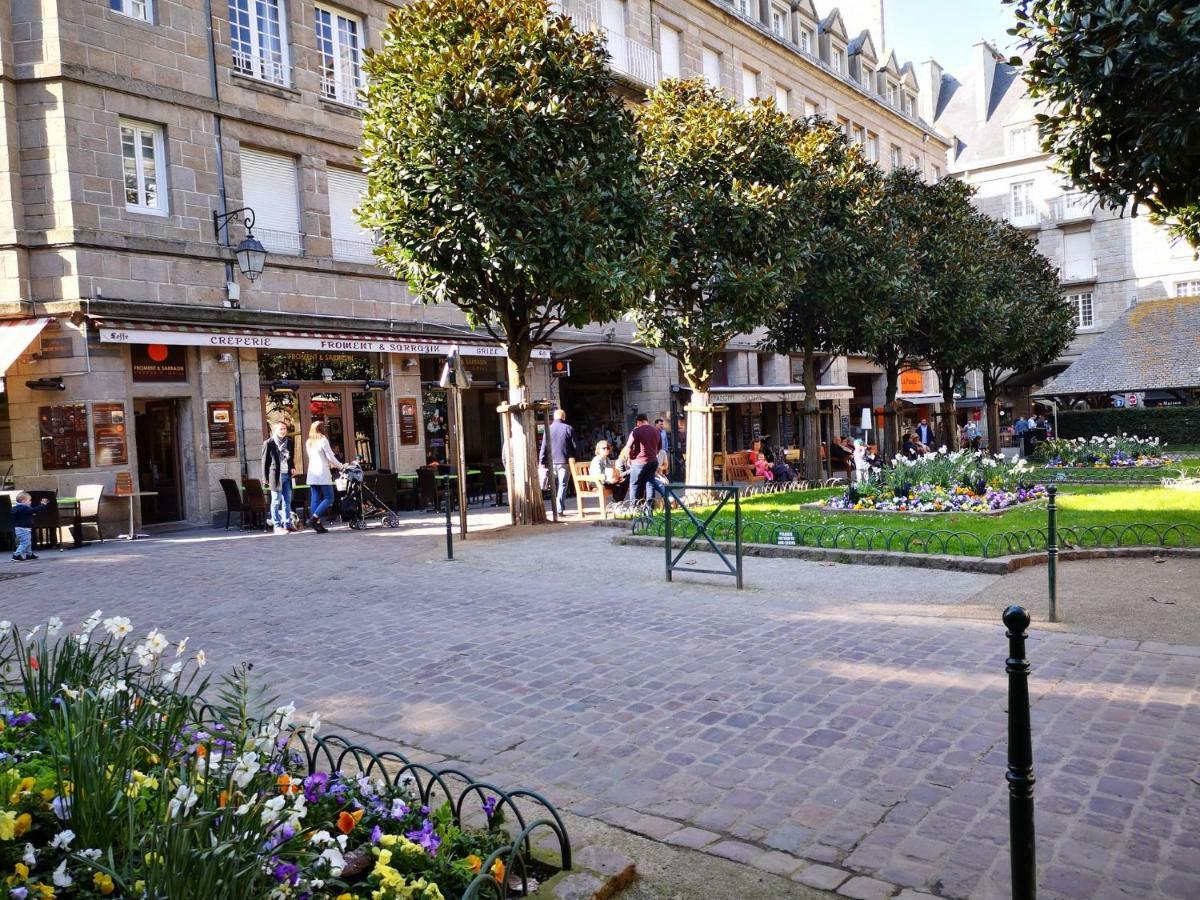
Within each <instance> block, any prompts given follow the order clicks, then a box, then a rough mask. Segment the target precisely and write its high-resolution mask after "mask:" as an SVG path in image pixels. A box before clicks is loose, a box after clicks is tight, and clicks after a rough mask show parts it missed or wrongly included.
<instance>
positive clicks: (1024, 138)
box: [1008, 125, 1041, 154]
mask: <svg viewBox="0 0 1200 900" xmlns="http://www.w3.org/2000/svg"><path fill="white" fill-rule="evenodd" d="M1040 149H1041V148H1040V147H1039V146H1038V135H1037V128H1035V127H1034V126H1033V125H1024V126H1022V127H1020V128H1013V129H1012V130H1010V131H1009V132H1008V152H1009V153H1019V154H1030V153H1037V152H1039V150H1040Z"/></svg>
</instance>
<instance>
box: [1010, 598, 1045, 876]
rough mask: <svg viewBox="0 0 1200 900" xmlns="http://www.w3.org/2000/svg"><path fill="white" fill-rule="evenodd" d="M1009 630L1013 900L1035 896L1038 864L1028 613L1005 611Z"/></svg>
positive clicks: (1016, 608) (1011, 609) (1020, 610)
mask: <svg viewBox="0 0 1200 900" xmlns="http://www.w3.org/2000/svg"><path fill="white" fill-rule="evenodd" d="M1003 619H1004V625H1005V627H1006V628H1007V629H1008V660H1007V661H1006V663H1005V666H1004V669H1005V671H1006V672H1008V775H1007V776H1006V777H1007V779H1008V818H1009V839H1010V842H1011V844H1012V848H1011V849H1012V896H1013V900H1034V898H1035V897H1036V896H1037V861H1036V858H1035V856H1034V828H1033V785H1034V782H1035V781H1036V779H1035V778H1034V777H1033V736H1032V734H1031V729H1030V725H1029V660H1027V659H1026V658H1025V629H1026V628H1028V627H1029V613H1027V612H1026V611H1025V610H1024V609H1022V608H1021V607H1020V606H1010V607H1009V608H1008V609H1006V610H1005V611H1004V615H1003Z"/></svg>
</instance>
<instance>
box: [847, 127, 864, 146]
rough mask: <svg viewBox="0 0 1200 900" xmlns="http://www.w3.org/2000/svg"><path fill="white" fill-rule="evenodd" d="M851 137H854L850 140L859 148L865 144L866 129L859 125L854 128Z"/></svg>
mask: <svg viewBox="0 0 1200 900" xmlns="http://www.w3.org/2000/svg"><path fill="white" fill-rule="evenodd" d="M853 135H854V136H853V137H852V138H851V140H852V141H854V143H856V144H858V145H860V146H861V145H863V144H865V143H866V142H867V129H865V128H863V127H862V126H861V125H855V126H854V131H853Z"/></svg>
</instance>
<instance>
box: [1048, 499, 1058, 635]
mask: <svg viewBox="0 0 1200 900" xmlns="http://www.w3.org/2000/svg"><path fill="white" fill-rule="evenodd" d="M1046 493H1047V494H1049V495H1050V499H1049V500H1048V501H1047V502H1046V577H1047V578H1049V579H1050V621H1051V622H1057V621H1058V508H1057V507H1056V506H1055V503H1054V498H1055V497H1056V496H1057V495H1058V488H1057V487H1055V486H1054V485H1050V487H1048V488H1046Z"/></svg>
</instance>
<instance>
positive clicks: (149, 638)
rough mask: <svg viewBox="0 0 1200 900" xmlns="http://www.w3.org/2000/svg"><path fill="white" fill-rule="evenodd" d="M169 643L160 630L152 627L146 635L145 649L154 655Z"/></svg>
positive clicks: (164, 648)
mask: <svg viewBox="0 0 1200 900" xmlns="http://www.w3.org/2000/svg"><path fill="white" fill-rule="evenodd" d="M170 645H171V642H170V641H168V640H167V639H166V637H165V636H164V635H163V633H162V632H161V631H159V630H158V629H156V628H152V629H151V630H150V633H149V634H148V635H146V645H145V646H146V649H148V650H149V651H150V652H151V653H153V654H154V655H155V656H158V655H159V654H160V653H162V652H163V651H164V650H166V649H167V647H169V646H170Z"/></svg>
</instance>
